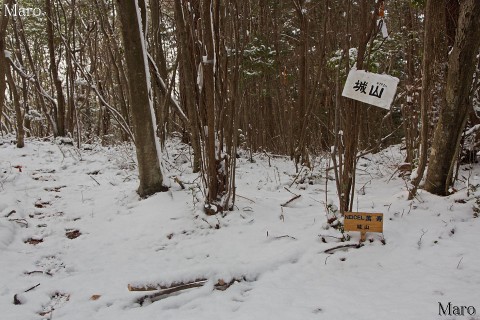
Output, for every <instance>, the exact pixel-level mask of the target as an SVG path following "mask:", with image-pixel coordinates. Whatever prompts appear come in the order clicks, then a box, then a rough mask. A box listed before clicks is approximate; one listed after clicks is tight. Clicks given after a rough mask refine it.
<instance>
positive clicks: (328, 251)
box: [323, 243, 363, 253]
mask: <svg viewBox="0 0 480 320" xmlns="http://www.w3.org/2000/svg"><path fill="white" fill-rule="evenodd" d="M361 247H363V244H361V243H359V244H344V245H341V246H337V247H333V248H330V249H327V250H325V251H323V252H324V253H333V252H334V251H336V250H340V249H348V248H355V249H359V248H361Z"/></svg>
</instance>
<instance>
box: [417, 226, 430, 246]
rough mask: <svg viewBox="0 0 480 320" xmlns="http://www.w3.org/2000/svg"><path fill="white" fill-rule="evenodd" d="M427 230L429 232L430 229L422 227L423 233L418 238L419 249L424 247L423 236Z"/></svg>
mask: <svg viewBox="0 0 480 320" xmlns="http://www.w3.org/2000/svg"><path fill="white" fill-rule="evenodd" d="M427 232H428V230H423V229H422V235H421V236H420V239H418V242H417V245H418V249H420V248H421V247H422V238H423V236H424V235H425V234H426V233H427Z"/></svg>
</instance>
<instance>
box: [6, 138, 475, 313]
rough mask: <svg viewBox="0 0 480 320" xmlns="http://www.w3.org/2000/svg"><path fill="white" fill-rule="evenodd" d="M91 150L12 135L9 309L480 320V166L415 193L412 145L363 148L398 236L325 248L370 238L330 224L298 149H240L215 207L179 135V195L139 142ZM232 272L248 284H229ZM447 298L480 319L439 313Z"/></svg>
mask: <svg viewBox="0 0 480 320" xmlns="http://www.w3.org/2000/svg"><path fill="white" fill-rule="evenodd" d="M87 149H91V150H83V149H82V150H77V149H76V148H74V147H72V146H65V145H57V144H54V143H52V142H48V141H38V140H27V142H26V147H25V148H24V149H17V148H16V147H15V145H14V144H11V143H10V141H9V140H8V139H4V140H3V144H2V145H0V254H1V255H0V257H1V259H0V270H1V273H0V310H1V313H0V314H1V316H0V318H1V319H6V320H32V319H55V320H60V319H64V320H74V319H82V320H85V319H101V320H122V319H129V320H130V319H162V320H164V319H165V320H166V319H176V320H179V319H196V320H202V319H209V320H211V319H276V320H282V319H285V320H286V319H288V320H291V319H329V320H333V319H342V320H344V319H355V320H361V319H399V320H404V319H422V320H424V319H480V241H479V237H480V225H479V219H476V218H474V211H473V209H472V207H473V206H474V203H475V200H476V199H475V195H480V190H479V191H478V192H477V191H476V190H475V189H476V188H475V187H476V186H477V184H479V186H480V170H478V168H475V169H474V170H467V169H466V168H462V169H461V170H460V178H461V180H462V181H463V182H459V184H458V185H457V189H458V190H459V191H458V192H456V193H455V194H453V195H452V196H450V197H445V198H441V197H436V196H432V195H430V194H426V193H423V192H421V193H420V194H419V196H418V197H417V199H415V200H414V201H408V200H407V199H406V198H407V191H406V184H405V182H404V180H403V179H402V178H400V177H398V172H395V170H396V168H397V166H398V164H399V163H401V162H402V159H403V156H402V155H401V152H400V151H399V147H398V146H396V147H391V148H388V149H386V150H384V151H383V152H381V153H379V154H376V155H369V156H366V157H364V158H362V159H361V161H360V165H359V170H358V176H357V185H356V188H357V190H360V192H359V193H357V195H356V196H357V198H356V200H355V205H354V209H355V210H357V211H368V212H383V213H384V215H385V224H384V234H383V235H381V234H368V235H367V238H368V239H367V241H366V243H365V245H364V246H363V247H361V248H348V249H344V250H335V251H333V253H332V254H327V253H325V252H324V251H325V250H327V249H329V248H333V247H336V246H339V245H345V244H354V243H358V240H359V237H360V236H359V234H357V233H350V235H351V240H350V241H349V242H343V243H342V242H340V240H338V239H337V238H338V237H340V236H341V234H340V233H339V231H337V230H335V229H333V228H327V226H328V225H327V223H326V221H327V217H326V212H325V199H326V194H327V195H328V200H327V201H333V202H334V203H336V202H337V200H336V199H337V197H336V192H335V187H334V183H335V182H334V181H332V180H327V182H328V183H327V184H326V180H325V178H324V177H325V174H324V172H323V173H322V172H321V170H320V169H321V166H320V165H319V166H317V170H318V171H314V172H313V173H308V175H307V179H304V181H303V183H298V182H299V181H300V180H302V179H301V178H302V176H303V174H301V175H300V176H299V177H298V179H297V181H296V182H295V183H293V184H292V182H293V180H294V179H295V177H296V173H295V169H294V165H293V164H292V162H291V161H289V160H288V159H284V158H272V159H271V162H270V165H269V161H268V158H267V157H266V156H265V155H261V154H259V155H256V156H255V157H254V159H255V162H254V163H251V162H249V161H248V157H246V156H245V157H243V156H242V157H241V158H240V159H238V171H237V202H236V210H235V211H232V212H228V214H227V215H226V216H225V217H207V216H205V215H204V214H203V213H202V212H201V211H200V210H199V209H197V207H198V206H199V204H198V203H196V200H195V198H196V197H195V193H196V192H197V191H198V190H196V189H195V184H194V183H195V182H198V181H199V180H198V179H196V176H195V175H193V174H192V173H191V169H190V168H189V155H188V152H187V151H188V150H187V149H186V147H184V146H181V145H180V144H179V143H178V142H176V141H171V142H170V143H169V147H168V154H165V157H166V169H168V170H169V175H170V176H171V178H172V188H171V191H170V192H167V193H161V194H157V195H155V196H152V197H150V198H148V199H146V200H139V199H138V196H137V195H136V193H135V190H136V188H137V186H138V181H137V177H136V171H135V165H134V156H133V151H132V148H131V147H128V146H121V147H116V148H103V147H99V146H93V147H92V146H90V148H87ZM311 174H314V175H315V176H314V177H311ZM320 175H322V177H320ZM330 175H333V172H331V173H330ZM174 176H177V177H178V178H179V179H180V180H181V181H183V182H184V183H185V186H186V188H185V189H184V190H182V189H181V188H180V186H179V185H178V184H176V183H175V182H173V177H174ZM309 177H310V179H309ZM290 185H291V186H290ZM285 187H286V188H287V189H289V190H290V191H291V192H289V191H287V190H286V189H285ZM292 193H294V194H299V195H301V197H299V198H298V199H297V200H295V201H292V202H291V203H289V204H287V205H286V206H285V207H283V211H282V207H281V204H284V203H286V202H287V201H289V200H290V199H291V198H292V197H293V194H292ZM195 203H196V204H195ZM383 238H384V239H385V244H383V243H382V241H381V240H382V239H383ZM195 279H207V282H206V284H205V285H204V286H202V287H200V288H194V289H189V290H184V291H180V292H178V293H177V294H173V295H170V296H168V297H165V298H163V299H161V300H159V301H155V302H149V301H148V300H146V301H145V302H144V303H143V305H141V306H140V305H139V304H138V303H137V301H138V299H139V298H141V297H143V296H144V295H146V294H151V293H152V292H132V291H129V290H128V285H129V284H130V285H133V286H143V285H160V284H161V285H165V286H167V285H170V284H172V283H178V282H189V281H193V280H195ZM220 279H221V280H223V281H225V282H226V283H228V282H230V280H232V279H239V280H241V281H239V282H236V283H234V284H233V285H231V286H230V287H229V288H228V289H226V290H225V291H220V290H215V289H214V285H215V284H216V283H217V282H218V281H219V280H220ZM29 289H31V290H29ZM27 290H29V291H27ZM25 291H27V292H25ZM439 302H440V303H442V304H443V305H444V306H447V304H448V303H449V302H451V303H452V307H453V305H456V306H473V307H475V308H476V312H477V314H475V315H473V316H469V315H468V314H467V312H466V311H465V316H457V317H455V316H454V315H452V316H439ZM471 310H472V309H470V311H471Z"/></svg>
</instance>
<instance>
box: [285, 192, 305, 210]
mask: <svg viewBox="0 0 480 320" xmlns="http://www.w3.org/2000/svg"><path fill="white" fill-rule="evenodd" d="M301 196H302V195H301V194H297V195H296V196H294V197H293V198H292V199H290V200H288V201H287V202H285V203H283V204H281V205H280V206H282V207H285V206H286V205H287V204H289V203H291V202H293V201H295V200H297V199H298V198H300V197H301Z"/></svg>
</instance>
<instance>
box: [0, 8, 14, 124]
mask: <svg viewBox="0 0 480 320" xmlns="http://www.w3.org/2000/svg"><path fill="white" fill-rule="evenodd" d="M2 2H3V3H2V7H1V8H0V123H1V122H2V114H3V104H4V103H5V89H6V88H7V83H6V80H5V76H6V74H7V68H8V63H7V60H6V59H5V54H4V51H5V49H6V47H5V35H6V32H7V26H8V15H6V14H5V12H4V10H5V6H11V5H12V0H4V1H2Z"/></svg>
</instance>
